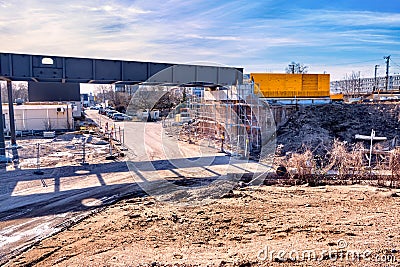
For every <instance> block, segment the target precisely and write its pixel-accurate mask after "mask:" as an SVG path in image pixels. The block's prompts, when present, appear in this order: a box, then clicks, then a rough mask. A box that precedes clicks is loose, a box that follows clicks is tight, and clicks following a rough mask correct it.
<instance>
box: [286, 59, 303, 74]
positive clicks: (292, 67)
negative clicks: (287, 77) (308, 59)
mask: <svg viewBox="0 0 400 267" xmlns="http://www.w3.org/2000/svg"><path fill="white" fill-rule="evenodd" d="M307 69H308V66H305V65H304V64H302V63H296V62H294V61H292V62H291V63H290V64H289V65H288V66H287V67H286V68H285V71H286V73H293V74H295V73H300V74H301V73H307Z"/></svg>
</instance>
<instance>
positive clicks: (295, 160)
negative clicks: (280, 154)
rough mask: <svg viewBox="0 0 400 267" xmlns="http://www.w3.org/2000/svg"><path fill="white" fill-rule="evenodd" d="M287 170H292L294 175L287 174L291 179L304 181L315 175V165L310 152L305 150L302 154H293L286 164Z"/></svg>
mask: <svg viewBox="0 0 400 267" xmlns="http://www.w3.org/2000/svg"><path fill="white" fill-rule="evenodd" d="M286 166H287V168H288V169H289V170H290V169H294V170H295V173H294V174H293V173H291V172H289V174H290V175H291V178H295V177H296V178H298V179H301V180H303V179H306V178H308V177H310V176H311V175H312V174H314V173H315V168H316V164H315V161H314V158H313V154H312V152H311V150H309V149H306V150H305V151H304V152H303V153H293V154H291V156H290V157H289V158H288V160H287V163H286Z"/></svg>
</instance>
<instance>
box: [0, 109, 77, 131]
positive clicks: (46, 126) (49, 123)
mask: <svg viewBox="0 0 400 267" xmlns="http://www.w3.org/2000/svg"><path fill="white" fill-rule="evenodd" d="M57 109H58V110H57ZM3 114H5V119H6V129H7V131H9V129H10V126H9V124H10V122H9V111H8V105H3ZM14 115H15V128H16V130H17V131H30V130H34V131H44V130H67V129H72V126H73V118H72V109H71V106H70V105H68V107H67V104H59V105H20V106H16V105H14Z"/></svg>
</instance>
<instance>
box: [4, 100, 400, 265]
mask: <svg viewBox="0 0 400 267" xmlns="http://www.w3.org/2000/svg"><path fill="white" fill-rule="evenodd" d="M339 107H340V105H337V106H336V105H334V107H331V106H326V107H313V108H307V109H305V110H304V111H301V112H299V113H296V114H294V115H293V116H292V118H290V119H289V122H288V123H287V124H286V125H285V126H284V128H283V129H282V130H281V132H280V135H278V140H277V141H278V142H277V143H278V144H279V143H283V144H284V145H285V147H286V148H288V147H289V148H292V149H295V148H298V147H301V143H302V142H303V141H304V140H306V141H307V140H314V139H318V138H315V137H316V136H321V138H323V139H324V140H328V139H329V138H331V137H332V136H334V137H340V135H341V134H342V135H343V136H345V137H346V136H347V135H348V138H350V135H353V133H354V132H357V133H360V134H369V133H370V130H371V129H370V128H371V127H374V128H375V130H377V132H378V131H380V130H379V129H382V132H378V133H379V135H388V137H389V138H390V137H391V136H390V135H391V134H393V131H395V130H397V129H395V130H390V131H389V132H385V131H384V129H385V126H380V124H381V123H387V125H388V126H387V127H386V128H390V129H392V128H396V127H394V126H393V125H395V123H396V122H397V125H398V117H396V116H398V113H397V115H396V113H394V112H398V109H396V106H393V108H389V106H384V107H385V108H386V109H385V110H384V111H382V110H381V108H380V107H378V106H377V107H372V106H370V107H367V108H364V107H356V112H358V113H354V112H353V114H358V115H361V117H369V116H367V114H364V113H362V112H363V111H362V110H363V109H365V110H367V113H368V115H370V117H371V118H372V119H371V120H372V122H374V121H376V124H371V122H370V121H368V122H369V124H368V127H366V125H364V128H368V129H364V128H363V126H362V125H361V126H360V125H358V126H353V123H354V125H357V124H360V121H361V122H362V120H364V119H365V118H363V119H359V118H355V116H349V115H348V112H349V109H350V107H348V106H343V107H342V108H339ZM324 109H325V112H327V113H328V114H329V115H330V116H331V120H332V123H331V124H329V118H328V116H322V118H321V116H319V115H318V114H322V113H321V112H323V111H324ZM335 109H336V110H335ZM393 110H395V111H393ZM338 112H339V113H340V114H342V115H341V116H342V117H340V116H338ZM369 112H370V113H372V114H369ZM388 114H389V115H388ZM88 115H89V116H90V117H91V118H92V119H93V120H94V121H97V120H99V117H98V116H100V115H98V114H96V113H94V112H93V113H90V114H88ZM349 117H350V119H352V120H349V121H342V120H341V119H340V118H349ZM299 118H300V119H299ZM382 118H383V120H385V121H381V120H382ZM388 118H392V119H390V121H387V120H388ZM396 118H397V121H396ZM110 123H111V122H110ZM342 124H345V126H343V127H342V128H340V131H336V130H334V129H330V128H332V127H335V125H339V126H338V127H340V125H342ZM329 125H330V126H329ZM123 126H124V129H125V133H126V146H127V147H129V148H130V150H129V153H128V154H127V155H126V156H125V158H118V159H116V160H112V161H109V160H106V159H105V157H104V158H100V157H97V158H96V157H95V158H94V159H92V161H89V162H88V163H89V165H80V164H73V165H72V166H71V164H70V162H69V161H68V160H64V162H65V165H63V164H61V163H59V165H57V166H53V167H51V166H47V167H46V168H43V171H44V175H42V176H38V175H34V174H33V170H32V169H22V170H12V171H8V172H3V173H2V174H0V184H1V194H0V203H1V205H0V264H3V265H7V266H165V265H169V266H207V265H208V266H225V265H226V266H231V265H235V266H252V265H254V266H304V265H307V266H310V265H312V266H316V265H318V266H399V264H400V262H399V259H400V252H399V251H400V238H399V236H398V233H399V232H400V229H399V225H400V222H399V218H398V209H399V204H400V198H399V197H398V196H399V195H400V191H399V190H398V189H389V188H378V187H373V186H369V185H347V186H329V185H327V186H320V187H309V186H307V185H302V186H285V185H280V186H279V185H273V186H264V185H259V186H244V185H243V184H240V183H237V186H235V187H233V188H232V190H226V191H222V192H221V193H220V194H218V193H219V191H218V190H214V189H216V188H217V187H218V185H219V184H218V183H215V186H214V188H213V187H212V183H211V186H210V187H205V188H207V189H208V190H210V191H209V192H207V191H206V192H204V191H201V187H199V188H197V187H196V186H195V185H198V184H199V183H200V184H201V182H204V183H206V184H208V183H210V182H211V181H215V180H218V179H219V177H222V176H229V175H232V174H243V173H247V174H249V173H257V172H266V171H272V169H271V168H270V167H269V166H263V165H262V166H260V165H259V164H257V163H253V162H250V163H248V162H245V161H230V160H229V158H228V157H227V156H225V155H224V154H222V153H218V151H217V149H215V148H214V149H212V148H207V147H206V146H198V144H188V143H186V142H176V140H173V139H168V138H164V139H160V136H161V130H162V127H161V123H159V122H158V123H144V122H128V123H124V124H123ZM304 127H305V128H304ZM314 127H316V129H313V128H314ZM377 127H381V128H377ZM348 128H351V129H353V130H352V132H351V133H347V132H346V130H347V129H348ZM301 129H303V130H301ZM307 129H308V130H307ZM361 130H362V131H364V132H358V131H361ZM307 133H308V134H307ZM335 135H337V136H335ZM307 138H309V139H307ZM310 142H311V141H310ZM161 144H162V145H161ZM317 145H318V144H317ZM102 153H104V152H102ZM104 155H105V154H103V156H104ZM199 156H202V157H206V158H210V161H209V162H210V164H209V165H207V166H203V165H201V164H198V162H197V164H196V163H194V166H193V167H191V166H190V165H187V163H185V164H186V165H183V166H182V165H180V164H181V160H182V159H191V160H193V161H194V162H196V159H197V158H198V157H199ZM127 159H128V161H129V162H133V163H132V164H131V165H130V164H128V165H127V164H126V162H125V160H127ZM75 161H76V160H75ZM171 162H172V164H171ZM149 166H150V167H151V168H150V167H149ZM160 177H161V178H163V179H164V182H165V179H167V180H168V181H175V182H176V181H180V182H181V184H185V185H186V186H188V188H189V189H190V190H188V191H187V192H182V191H177V192H169V191H168V188H169V187H165V184H164V183H159V182H158V181H159V180H160ZM161 180H162V179H161ZM144 185H147V186H149V185H150V191H151V192H154V193H155V194H151V195H149V194H148V193H146V192H145V191H143V189H142V188H143V186H144ZM192 186H193V188H192ZM158 189H159V190H158ZM225 189H229V188H225ZM213 190H214V191H213ZM207 193H208V194H209V197H204V195H207ZM182 195H183V196H182ZM283 252H285V253H283ZM310 253H311V254H312V255H315V258H313V257H311V259H309V258H308V256H307V255H309V254H310ZM353 255H356V256H355V258H354V257H353ZM357 255H359V257H357ZM304 256H305V257H304Z"/></svg>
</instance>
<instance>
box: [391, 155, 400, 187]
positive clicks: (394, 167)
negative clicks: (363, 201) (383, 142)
mask: <svg viewBox="0 0 400 267" xmlns="http://www.w3.org/2000/svg"><path fill="white" fill-rule="evenodd" d="M389 168H390V171H391V175H390V186H391V187H398V186H399V181H400V148H396V149H395V150H393V152H392V154H391V155H390V163H389Z"/></svg>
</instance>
